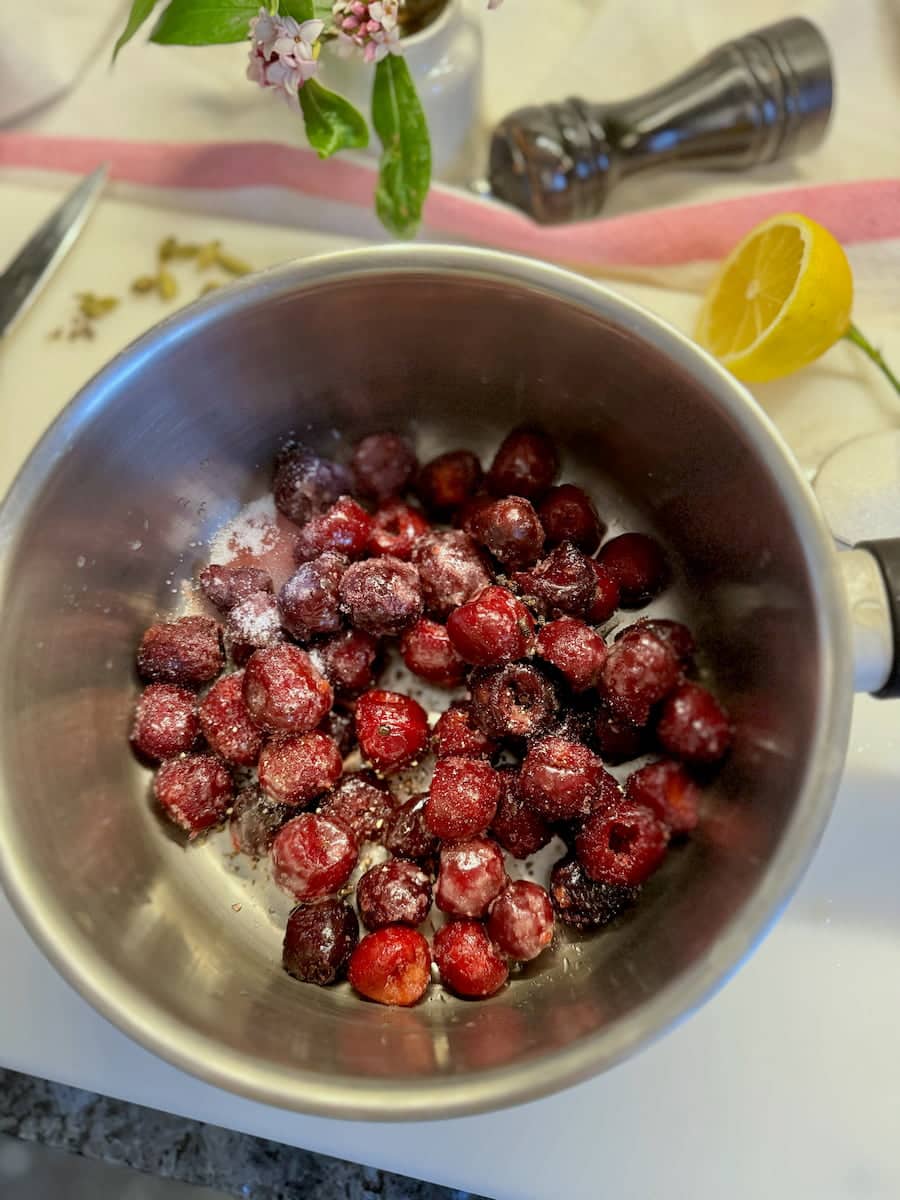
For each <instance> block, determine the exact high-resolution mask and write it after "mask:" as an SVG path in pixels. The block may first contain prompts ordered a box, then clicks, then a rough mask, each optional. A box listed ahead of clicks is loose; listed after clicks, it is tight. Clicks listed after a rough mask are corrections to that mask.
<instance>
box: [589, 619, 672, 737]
mask: <svg viewBox="0 0 900 1200" xmlns="http://www.w3.org/2000/svg"><path fill="white" fill-rule="evenodd" d="M678 676H679V663H678V659H677V658H676V657H675V654H674V652H673V651H672V649H671V647H670V646H669V645H668V644H667V643H666V642H664V641H662V640H661V639H660V638H658V637H657V636H656V635H655V634H652V633H648V632H647V631H646V630H643V631H642V632H641V633H639V634H637V635H636V636H634V637H630V638H624V639H623V640H622V641H620V642H616V643H615V644H614V645H613V646H610V647H609V649H608V653H607V655H606V662H605V663H604V664H603V670H602V672H601V676H600V685H599V691H600V694H601V696H602V697H603V698H604V700H605V701H606V703H607V705H608V706H609V708H610V709H611V710H612V712H613V714H614V715H615V716H616V717H619V718H620V719H621V720H623V721H629V722H630V723H631V724H632V725H646V724H647V722H648V721H649V719H650V712H651V710H652V709H653V707H654V705H656V704H658V703H659V702H660V700H662V699H663V697H664V696H666V695H667V694H668V693H669V692H671V690H672V688H674V687H675V685H676V684H677V682H678Z"/></svg>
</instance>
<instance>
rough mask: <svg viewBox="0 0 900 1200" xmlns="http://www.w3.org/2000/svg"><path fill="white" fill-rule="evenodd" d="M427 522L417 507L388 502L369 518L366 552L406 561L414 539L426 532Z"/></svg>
mask: <svg viewBox="0 0 900 1200" xmlns="http://www.w3.org/2000/svg"><path fill="white" fill-rule="evenodd" d="M428 528H429V525H428V521H427V520H426V519H425V517H424V515H423V514H422V513H421V512H420V511H419V509H417V508H411V507H410V506H409V505H408V504H404V503H403V502H402V501H401V500H389V501H388V503H387V504H383V505H382V506H381V507H380V508H379V509H378V511H377V512H376V513H375V516H374V517H373V518H372V528H371V531H370V533H369V541H368V546H367V549H368V551H369V553H370V554H392V555H393V556H394V558H402V559H408V558H409V556H410V555H411V554H412V548H413V546H414V545H415V542H416V539H417V538H419V537H421V536H422V534H423V533H426V532H427V531H428Z"/></svg>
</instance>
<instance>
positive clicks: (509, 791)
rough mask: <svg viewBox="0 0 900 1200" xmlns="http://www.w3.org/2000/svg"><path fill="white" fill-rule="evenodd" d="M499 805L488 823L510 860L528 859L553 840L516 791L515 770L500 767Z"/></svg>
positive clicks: (518, 790)
mask: <svg viewBox="0 0 900 1200" xmlns="http://www.w3.org/2000/svg"><path fill="white" fill-rule="evenodd" d="M497 774H498V775H499V776H500V802H499V804H498V805H497V812H496V815H495V816H494V819H493V821H492V822H491V833H492V834H493V836H494V838H495V839H496V840H497V841H498V842H499V843H500V845H501V846H502V847H503V849H504V850H508V851H509V853H510V854H511V855H512V856H513V858H529V857H530V856H531V855H532V854H537V852H538V850H542V849H543V848H544V846H546V845H547V843H548V842H549V841H550V838H551V837H552V836H553V834H552V832H551V830H550V828H549V826H548V825H547V824H546V822H545V821H544V819H543V817H541V816H539V815H538V814H537V813H536V812H535V811H534V809H533V808H530V807H529V806H528V805H527V804H526V803H525V799H524V797H523V796H522V791H521V789H520V787H519V771H518V768H516V767H500V768H499V770H498V771H497Z"/></svg>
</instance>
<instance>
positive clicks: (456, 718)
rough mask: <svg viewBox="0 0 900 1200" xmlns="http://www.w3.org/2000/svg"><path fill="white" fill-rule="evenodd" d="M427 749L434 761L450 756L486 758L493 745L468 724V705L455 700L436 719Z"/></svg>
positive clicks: (469, 716)
mask: <svg viewBox="0 0 900 1200" xmlns="http://www.w3.org/2000/svg"><path fill="white" fill-rule="evenodd" d="M431 748H432V750H433V751H434V753H435V757H436V758H448V757H449V756H450V755H453V754H461V755H463V756H464V757H465V758H490V757H491V755H492V754H493V753H494V751H495V750H496V749H497V743H496V742H495V741H494V740H493V738H489V737H488V736H487V735H486V734H484V733H482V732H481V730H480V729H478V728H477V727H476V726H475V725H474V724H473V723H472V706H471V705H470V704H467V703H464V702H463V701H461V700H457V701H455V702H454V703H453V704H451V705H450V707H449V708H448V709H445V710H444V712H442V713H441V715H440V716H439V717H438V719H437V722H436V723H435V726H434V729H432V731H431Z"/></svg>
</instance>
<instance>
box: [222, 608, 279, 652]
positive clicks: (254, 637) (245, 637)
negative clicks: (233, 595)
mask: <svg viewBox="0 0 900 1200" xmlns="http://www.w3.org/2000/svg"><path fill="white" fill-rule="evenodd" d="M283 640H284V634H283V633H282V632H281V612H280V610H279V608H278V601H277V600H276V599H275V597H274V596H273V595H272V594H271V593H270V592H255V593H254V594H253V595H252V596H248V597H247V599H246V600H242V601H241V602H240V604H236V605H235V606H234V608H233V609H232V610H231V611H230V612H229V614H228V616H227V617H226V618H225V644H226V645H227V646H228V649H229V650H230V651H231V657H232V658H233V659H234V661H235V662H236V663H243V662H246V661H247V659H248V658H249V657H250V655H251V654H252V653H253V651H254V650H261V649H262V648H263V646H274V645H275V643H276V642H281V641H283Z"/></svg>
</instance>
